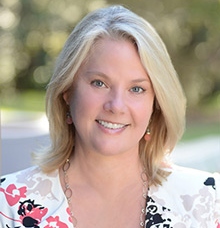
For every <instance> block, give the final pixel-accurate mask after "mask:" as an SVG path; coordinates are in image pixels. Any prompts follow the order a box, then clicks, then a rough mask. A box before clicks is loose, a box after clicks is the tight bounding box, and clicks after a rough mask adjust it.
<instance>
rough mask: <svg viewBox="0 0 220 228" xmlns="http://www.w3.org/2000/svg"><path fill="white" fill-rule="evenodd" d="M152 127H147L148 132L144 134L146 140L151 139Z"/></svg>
mask: <svg viewBox="0 0 220 228" xmlns="http://www.w3.org/2000/svg"><path fill="white" fill-rule="evenodd" d="M150 138H151V137H150V128H149V127H148V128H147V131H146V133H145V135H144V139H145V140H146V141H149V140H150Z"/></svg>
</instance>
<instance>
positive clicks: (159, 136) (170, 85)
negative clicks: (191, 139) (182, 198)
mask: <svg viewBox="0 0 220 228" xmlns="http://www.w3.org/2000/svg"><path fill="white" fill-rule="evenodd" d="M105 37H108V38H111V39H114V40H119V39H125V40H129V41H131V42H132V43H134V44H135V46H136V48H137V51H138V54H139V56H140V59H141V62H142V64H143V66H144V68H145V69H146V72H147V74H148V76H149V78H150V80H151V82H152V86H153V89H154V93H155V101H154V110H153V113H152V116H151V121H150V124H149V126H148V127H149V128H150V129H151V140H150V141H148V142H146V141H145V140H144V138H142V139H141V140H140V146H139V155H140V159H141V162H142V164H143V166H144V167H145V169H146V173H147V176H148V179H149V181H150V184H161V183H162V181H163V179H164V177H165V176H166V175H167V173H166V172H164V171H163V169H162V168H161V163H162V162H163V160H164V158H165V157H166V155H167V153H170V152H171V151H172V149H173V148H174V146H175V145H176V143H177V142H178V140H179V139H180V138H181V136H182V134H183V131H184V127H185V96H184V93H183V90H182V87H181V85H180V82H179V79H178V76H177V74H176V71H175V69H174V67H173V64H172V62H171V59H170V56H169V54H168V52H167V49H166V47H165V45H164V43H163V41H162V40H161V38H160V37H159V35H158V33H157V32H156V31H155V29H154V28H153V27H152V26H151V24H150V23H148V22H147V21H146V20H145V19H143V18H142V17H140V16H138V15H136V14H135V13H133V12H132V11H130V10H128V9H126V8H124V7H122V6H110V7H107V8H102V9H99V10H96V11H94V12H91V13H90V14H88V15H87V16H86V17H85V18H83V19H82V21H81V22H79V23H78V25H77V26H76V27H75V28H74V30H73V31H72V33H71V34H70V36H69V38H68V39H67V41H66V43H65V45H64V48H63V50H62V51H61V53H60V55H59V57H58V59H57V62H56V66H55V69H54V73H53V76H52V78H51V80H50V82H49V84H48V87H47V92H46V114H47V117H48V120H49V127H50V138H51V146H50V148H49V149H48V150H46V151H43V152H42V153H35V154H34V161H35V163H36V164H38V165H39V166H40V167H41V168H42V170H43V171H45V172H50V171H53V170H55V169H57V168H59V167H60V166H61V165H63V163H64V162H65V161H66V159H67V158H68V157H69V156H70V154H71V153H72V151H73V148H74V126H73V125H67V124H66V113H67V111H68V107H67V105H66V103H65V101H64V99H63V93H64V92H65V91H67V90H68V89H69V88H70V87H71V85H72V83H73V80H74V77H75V75H76V74H77V71H78V70H79V68H80V66H81V65H82V64H83V62H84V61H85V60H86V58H87V57H88V56H89V53H90V50H91V48H92V47H93V46H94V44H95V43H96V42H98V40H99V39H102V38H105Z"/></svg>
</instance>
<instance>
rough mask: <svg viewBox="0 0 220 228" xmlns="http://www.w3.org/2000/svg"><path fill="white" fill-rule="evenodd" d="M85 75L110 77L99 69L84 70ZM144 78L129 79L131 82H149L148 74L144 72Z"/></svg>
mask: <svg viewBox="0 0 220 228" xmlns="http://www.w3.org/2000/svg"><path fill="white" fill-rule="evenodd" d="M86 75H98V76H101V77H103V78H106V79H109V78H110V77H109V76H108V75H106V74H104V73H102V72H99V71H87V72H86ZM146 76H147V77H146V78H137V79H133V80H131V82H133V83H141V82H148V83H151V80H150V78H149V76H148V74H147V73H146Z"/></svg>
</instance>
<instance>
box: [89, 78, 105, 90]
mask: <svg viewBox="0 0 220 228" xmlns="http://www.w3.org/2000/svg"><path fill="white" fill-rule="evenodd" d="M91 84H92V85H93V86H95V87H100V88H101V87H105V84H104V82H102V81H100V80H93V81H92V82H91Z"/></svg>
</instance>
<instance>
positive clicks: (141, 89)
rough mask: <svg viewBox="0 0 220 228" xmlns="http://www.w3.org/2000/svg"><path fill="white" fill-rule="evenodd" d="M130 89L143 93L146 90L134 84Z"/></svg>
mask: <svg viewBox="0 0 220 228" xmlns="http://www.w3.org/2000/svg"><path fill="white" fill-rule="evenodd" d="M134 89H138V91H134ZM131 91H132V92H133V93H144V92H145V91H146V90H145V89H143V88H142V87H140V86H134V87H132V88H131Z"/></svg>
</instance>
